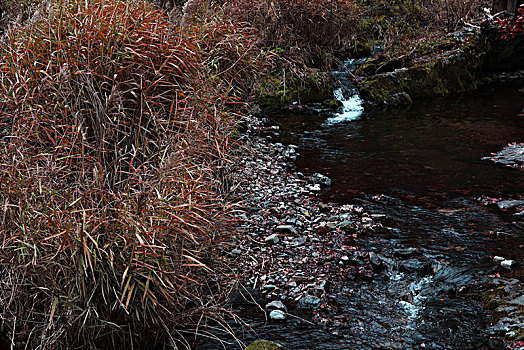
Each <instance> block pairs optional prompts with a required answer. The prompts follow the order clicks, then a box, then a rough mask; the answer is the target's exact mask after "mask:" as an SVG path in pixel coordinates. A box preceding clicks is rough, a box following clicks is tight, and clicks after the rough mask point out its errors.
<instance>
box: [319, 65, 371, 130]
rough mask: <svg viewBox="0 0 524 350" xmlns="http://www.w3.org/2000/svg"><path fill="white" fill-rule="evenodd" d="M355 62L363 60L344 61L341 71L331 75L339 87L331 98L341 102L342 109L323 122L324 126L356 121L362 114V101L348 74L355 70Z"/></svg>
mask: <svg viewBox="0 0 524 350" xmlns="http://www.w3.org/2000/svg"><path fill="white" fill-rule="evenodd" d="M357 62H363V60H353V59H350V60H346V61H345V62H344V65H343V68H342V69H343V70H340V71H338V72H333V73H332V75H333V77H335V78H336V79H338V83H339V84H340V85H341V86H340V87H338V88H336V89H335V91H333V98H334V99H335V100H338V101H340V102H342V107H341V108H340V111H339V112H338V113H335V114H333V116H332V117H330V118H328V119H327V120H326V121H325V122H324V125H327V126H329V125H334V124H338V123H342V122H350V121H353V120H357V119H359V118H360V116H361V115H362V113H363V112H364V106H363V105H362V99H361V98H360V96H359V94H358V91H357V89H356V88H355V86H353V84H352V83H351V80H350V72H351V71H353V70H354V69H355V67H356V63H357Z"/></svg>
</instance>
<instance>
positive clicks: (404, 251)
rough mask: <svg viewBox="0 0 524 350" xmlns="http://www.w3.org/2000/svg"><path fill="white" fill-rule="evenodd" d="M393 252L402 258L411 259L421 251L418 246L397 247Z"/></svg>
mask: <svg viewBox="0 0 524 350" xmlns="http://www.w3.org/2000/svg"><path fill="white" fill-rule="evenodd" d="M393 254H395V256H398V257H399V258H401V259H409V258H411V257H413V256H415V255H417V254H419V251H418V249H417V248H401V249H395V250H394V251H393Z"/></svg>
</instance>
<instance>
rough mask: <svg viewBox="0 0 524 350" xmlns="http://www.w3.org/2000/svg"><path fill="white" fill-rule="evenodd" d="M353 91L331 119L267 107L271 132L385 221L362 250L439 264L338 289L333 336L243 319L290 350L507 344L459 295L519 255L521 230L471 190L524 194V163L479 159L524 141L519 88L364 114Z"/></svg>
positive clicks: (295, 324)
mask: <svg viewBox="0 0 524 350" xmlns="http://www.w3.org/2000/svg"><path fill="white" fill-rule="evenodd" d="M336 93H339V94H341V95H343V94H344V91H342V90H340V91H338V92H336ZM349 95H350V96H349V98H345V99H346V100H351V94H349ZM357 98H358V97H354V98H353V100H351V101H350V102H347V103H345V105H344V107H343V108H344V110H343V111H341V113H338V114H335V115H331V116H321V115H317V116H315V115H300V114H290V113H287V114H282V115H274V116H273V117H272V119H273V122H274V123H275V124H276V125H279V126H280V131H279V135H277V136H276V137H277V138H278V139H279V141H281V142H283V143H291V144H295V145H298V151H299V153H300V156H299V157H298V159H297V161H296V162H295V167H296V170H297V171H301V172H303V173H306V174H311V173H315V172H320V173H323V174H326V173H327V174H329V176H330V177H331V178H332V180H333V185H332V187H331V188H330V189H328V190H327V191H325V192H324V193H323V199H324V200H325V201H330V202H337V203H358V204H360V205H362V206H364V207H365V208H366V209H367V210H369V211H370V212H372V213H375V214H383V216H381V219H380V222H381V223H382V224H383V225H384V227H385V229H384V230H383V231H382V232H375V233H369V234H366V235H364V236H361V237H360V238H359V243H360V244H361V245H362V246H363V247H364V248H365V249H366V250H368V251H373V252H376V253H377V254H382V255H384V256H392V255H393V253H392V252H394V251H395V249H399V248H409V247H417V248H418V249H419V250H420V251H421V255H420V257H419V258H418V260H417V261H415V262H414V264H415V265H416V264H420V263H421V264H426V265H427V266H432V268H433V270H434V271H436V272H435V273H426V272H424V269H423V268H422V269H420V268H417V267H416V266H415V267H414V271H415V272H413V271H411V272H410V271H409V266H408V269H407V270H406V271H404V272H399V270H398V269H388V270H387V271H385V272H383V273H381V274H378V275H377V278H376V279H375V280H374V281H373V282H371V283H362V284H361V285H360V286H359V287H358V288H356V289H352V290H350V292H351V293H340V295H339V297H338V303H339V306H340V307H339V310H338V311H337V313H336V315H334V316H337V317H339V318H343V319H344V322H345V327H342V328H340V329H338V330H337V331H336V332H334V333H335V334H332V333H330V332H328V331H326V330H325V329H321V328H319V327H314V326H309V325H308V324H307V323H304V322H300V321H299V320H293V319H292V320H289V321H287V322H286V323H284V324H271V323H266V322H265V319H264V318H262V317H257V316H256V315H255V314H251V315H249V316H248V319H249V322H250V323H251V326H252V327H253V328H254V329H256V330H257V332H258V335H257V336H259V337H261V338H265V339H270V340H274V341H278V342H280V343H281V344H283V345H285V346H287V347H289V348H290V349H502V348H504V347H503V344H502V342H501V340H500V339H498V338H496V337H491V336H490V335H489V334H488V332H487V328H488V323H489V317H488V315H487V314H486V311H485V310H483V309H482V307H481V305H479V304H478V303H477V302H476V301H474V300H472V299H471V297H470V296H468V294H467V293H462V291H463V290H464V289H465V288H466V286H467V285H468V284H470V283H471V282H472V281H475V280H476V279H479V278H481V276H484V275H486V274H489V273H495V272H496V270H494V268H495V267H494V263H493V262H492V256H494V255H502V256H504V257H507V258H512V259H516V260H518V261H520V262H521V264H522V262H523V257H524V252H523V250H524V249H523V247H524V246H523V243H524V240H523V238H524V231H522V230H521V229H519V228H518V227H516V226H515V225H513V223H512V221H514V219H513V218H512V217H510V216H509V215H506V216H504V215H502V214H501V213H500V212H499V211H498V210H496V209H495V208H493V207H490V206H483V205H481V203H480V202H479V200H478V198H479V197H480V196H489V197H504V198H512V197H515V196H517V195H519V194H524V172H523V171H522V170H516V169H511V168H506V167H502V166H500V165H496V164H493V163H491V162H490V161H486V160H481V158H482V157H485V156H489V155H490V153H492V152H496V151H498V150H500V149H501V148H502V147H504V146H505V145H506V144H507V143H509V142H523V141H524V118H522V117H520V118H519V117H517V115H518V114H519V111H520V110H521V109H522V108H523V107H524V96H522V94H519V93H518V92H517V89H516V88H515V87H499V88H486V89H484V90H481V91H477V92H475V93H473V94H471V95H464V96H455V97H447V98H439V99H432V100H426V101H420V102H417V103H415V104H414V105H412V106H410V107H408V108H403V109H398V110H386V111H374V112H363V110H362V109H361V104H360V102H359V100H357ZM517 277H518V276H517ZM348 288H349V287H348ZM304 317H307V316H304ZM241 337H244V339H245V340H248V341H249V340H250V339H255V338H256V337H254V336H253V335H243V336H241Z"/></svg>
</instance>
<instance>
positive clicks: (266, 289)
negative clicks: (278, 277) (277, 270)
mask: <svg viewBox="0 0 524 350" xmlns="http://www.w3.org/2000/svg"><path fill="white" fill-rule="evenodd" d="M275 289H277V286H275V285H274V284H266V285H264V286H263V287H262V291H263V292H270V291H273V290H275Z"/></svg>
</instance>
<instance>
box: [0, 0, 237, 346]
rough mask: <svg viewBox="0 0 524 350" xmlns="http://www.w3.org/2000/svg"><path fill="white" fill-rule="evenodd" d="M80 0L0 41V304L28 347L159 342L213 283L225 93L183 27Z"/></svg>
mask: <svg viewBox="0 0 524 350" xmlns="http://www.w3.org/2000/svg"><path fill="white" fill-rule="evenodd" d="M85 4H86V3H85V2H84V1H79V2H76V1H67V0H63V1H60V2H58V3H56V4H54V5H53V6H51V7H50V8H49V9H47V10H46V9H45V8H42V9H41V19H40V20H36V21H34V23H32V24H28V25H26V26H24V27H21V28H18V29H13V30H12V31H11V32H10V33H9V36H8V38H7V39H6V41H5V42H4V43H3V45H2V47H1V48H0V51H1V52H0V55H1V57H3V61H2V62H1V63H0V77H1V81H2V84H0V98H1V100H2V101H3V102H4V103H3V104H2V109H1V113H2V114H1V119H0V122H1V125H0V129H1V130H3V132H2V133H0V203H1V205H0V231H1V232H2V239H1V246H0V261H1V263H2V266H3V267H4V272H3V273H2V274H1V276H0V284H1V287H0V300H1V304H2V309H1V318H2V321H3V323H4V325H5V327H6V328H7V329H8V332H9V333H10V334H15V337H14V338H15V339H14V340H19V341H22V342H24V343H27V344H30V345H29V346H30V347H31V348H36V347H42V348H56V347H58V348H71V347H74V346H80V347H108V346H109V347H122V346H132V345H133V344H135V345H137V344H139V345H140V346H145V344H154V343H157V342H158V341H159V339H160V340H161V341H166V340H167V341H169V339H170V338H169V337H168V336H167V335H168V334H172V333H173V332H174V329H175V328H176V327H180V326H181V325H184V324H187V323H188V322H192V321H193V320H194V319H195V316H196V317H197V320H198V317H202V316H203V315H206V314H207V312H208V311H209V309H210V306H213V305H217V302H218V300H215V298H216V297H219V296H220V288H222V287H221V286H220V285H219V284H217V282H218V280H219V279H220V278H222V277H220V276H221V272H220V271H221V266H220V263H219V260H218V259H216V258H214V256H215V255H216V253H215V250H216V242H217V241H218V240H219V238H220V236H221V235H223V234H224V233H225V232H226V228H227V227H226V225H227V218H228V216H227V212H228V207H227V205H226V204H225V203H222V202H221V201H220V200H219V198H218V197H217V195H216V190H217V188H218V184H217V181H219V179H217V177H216V176H217V172H218V170H219V169H220V167H223V166H225V165H226V164H227V162H228V161H229V159H228V154H229V153H230V152H229V150H228V149H229V143H230V141H229V137H228V136H229V135H230V133H231V130H232V129H233V127H234V121H235V118H234V117H233V116H232V115H231V109H230V108H228V107H227V105H229V104H230V102H235V101H236V100H231V97H230V96H229V94H228V93H227V91H225V89H224V88H223V86H224V85H226V84H225V83H216V84H215V85H213V84H210V82H209V81H208V80H207V79H208V76H207V75H206V74H205V72H206V68H205V66H204V63H203V61H202V58H201V57H200V53H199V52H200V49H199V48H198V47H197V46H196V45H195V44H194V42H195V36H193V33H192V32H191V31H190V29H186V30H185V31H184V32H183V33H182V32H180V31H179V30H178V29H177V28H175V27H173V26H172V25H171V24H170V23H169V22H168V21H167V19H166V18H165V17H164V15H163V14H162V13H160V12H158V11H157V10H155V9H154V8H153V7H152V6H151V5H149V4H148V3H146V2H142V1H136V2H134V1H124V0H113V1H107V0H106V1H104V0H92V1H89V2H88V5H85ZM155 332H156V333H157V334H156V335H155ZM162 335H164V336H162ZM157 337H158V338H157ZM171 342H175V340H171ZM110 344H112V345H110Z"/></svg>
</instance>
